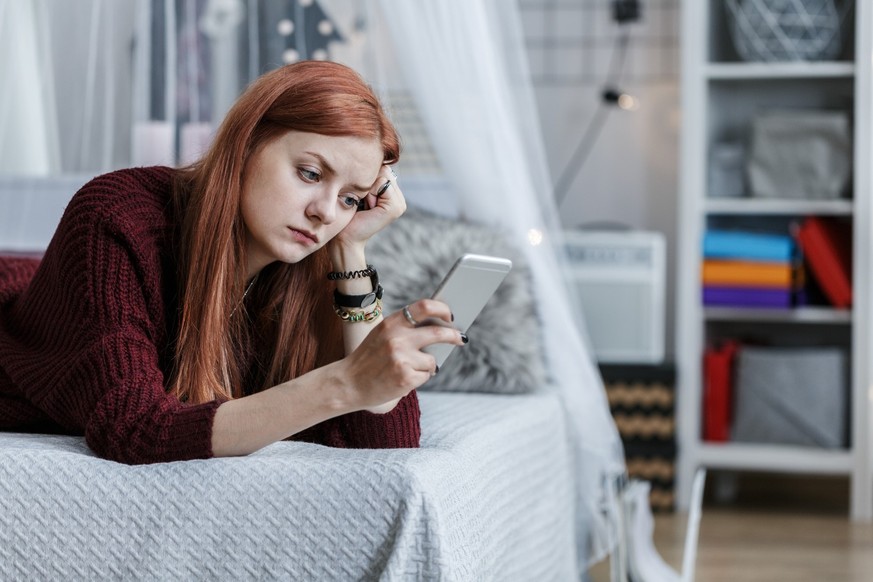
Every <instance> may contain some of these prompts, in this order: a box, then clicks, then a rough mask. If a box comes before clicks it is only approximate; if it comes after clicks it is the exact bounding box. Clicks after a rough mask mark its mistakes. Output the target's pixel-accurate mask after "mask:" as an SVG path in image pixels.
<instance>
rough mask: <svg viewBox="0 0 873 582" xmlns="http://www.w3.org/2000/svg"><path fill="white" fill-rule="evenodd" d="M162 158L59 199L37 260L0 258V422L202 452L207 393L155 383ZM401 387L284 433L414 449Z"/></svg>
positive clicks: (157, 456) (160, 358) (208, 425)
mask: <svg viewBox="0 0 873 582" xmlns="http://www.w3.org/2000/svg"><path fill="white" fill-rule="evenodd" d="M171 176H172V170H171V169H169V168H137V169H132V170H122V171H118V172H113V173H110V174H106V175H104V176H99V177H97V178H95V179H94V180H92V181H91V182H89V183H88V184H86V185H85V186H84V187H83V188H82V189H81V190H80V191H79V192H78V193H77V194H76V195H75V196H74V197H73V199H72V200H71V201H70V204H69V205H68V206H67V209H66V211H65V212H64V216H63V218H62V219H61V222H60V225H59V226H58V229H57V231H56V232H55V235H54V237H53V238H52V241H51V243H50V244H49V246H48V248H47V250H46V252H45V255H44V256H43V258H42V260H41V261H40V260H36V259H26V258H20V257H19V258H10V257H7V258H0V430H11V431H29V432H62V433H67V434H79V435H81V434H84V435H85V438H86V441H87V443H88V445H89V446H90V447H91V448H92V449H93V450H94V451H95V452H96V453H97V454H98V455H100V456H101V457H105V458H108V459H112V460H117V461H121V462H125V463H152V462H160V461H174V460H182V459H195V458H205V457H210V456H212V422H213V419H214V418H215V411H216V409H217V408H218V403H217V402H210V403H207V404H199V405H185V404H183V403H181V402H180V401H179V400H178V398H176V397H174V396H171V395H169V394H167V392H166V382H167V379H168V377H169V372H170V367H171V362H172V357H173V354H172V348H171V345H172V341H173V339H174V338H173V337H171V336H172V334H173V333H174V332H173V331H172V330H173V329H174V327H173V323H174V322H175V319H174V317H175V312H176V303H175V301H176V299H175V298H176V296H177V291H176V289H177V279H176V266H175V265H176V263H175V261H176V257H175V256H174V255H173V252H172V240H173V238H174V237H173V234H174V229H175V228H176V226H177V221H175V220H174V218H173V215H172V204H171V203H170V179H171ZM419 436H420V426H419V408H418V400H417V398H416V395H415V392H412V393H410V394H409V395H408V396H407V397H406V398H404V399H403V400H401V401H400V403H399V404H398V405H397V406H396V407H395V408H394V410H392V411H391V412H389V413H387V414H372V413H369V412H363V411H362V412H355V413H351V414H346V415H343V416H339V417H336V418H333V419H330V420H327V421H325V422H322V423H321V424H318V425H316V426H314V427H312V428H310V429H308V430H306V431H303V432H301V433H299V434H298V435H296V436H295V438H297V439H299V440H307V441H310V442H316V443H320V444H325V445H329V446H335V447H349V448H392V447H417V446H418V442H419Z"/></svg>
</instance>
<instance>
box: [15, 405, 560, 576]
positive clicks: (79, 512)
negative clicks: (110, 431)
mask: <svg viewBox="0 0 873 582" xmlns="http://www.w3.org/2000/svg"><path fill="white" fill-rule="evenodd" d="M420 398H421V407H422V434H423V436H422V448H421V449H418V450H357V451H355V450H340V449H329V448H326V447H322V446H318V445H312V444H307V443H294V442H282V443H277V444H274V445H271V446H269V447H267V448H265V449H263V450H261V451H259V452H258V453H256V454H253V455H250V456H248V457H240V458H231V459H212V460H206V461H187V462H182V463H166V464H158V465H148V466H127V465H121V464H117V463H113V462H110V461H104V460H101V459H98V458H96V457H94V456H93V454H92V453H91V452H90V451H89V450H88V448H87V447H86V446H85V443H84V440H83V439H81V438H76V437H62V436H46V435H24V434H0V579H2V580H30V579H41V580H61V579H69V580H92V579H93V580H98V579H99V580H104V579H112V580H118V579H141V580H174V581H178V580H234V581H236V580H331V581H333V580H470V581H474V580H475V581H479V580H570V579H575V578H576V577H577V576H576V575H575V569H576V563H577V562H576V558H577V556H576V553H575V552H576V550H575V546H574V542H573V537H572V532H573V521H572V520H573V514H572V511H571V505H572V498H573V497H572V489H571V488H572V481H571V478H570V474H569V470H568V450H567V445H566V437H565V428H564V414H563V412H562V410H561V405H560V403H559V402H558V400H557V399H556V398H554V397H552V396H547V395H515V396H500V395H483V394H449V393H422V394H421V395H420Z"/></svg>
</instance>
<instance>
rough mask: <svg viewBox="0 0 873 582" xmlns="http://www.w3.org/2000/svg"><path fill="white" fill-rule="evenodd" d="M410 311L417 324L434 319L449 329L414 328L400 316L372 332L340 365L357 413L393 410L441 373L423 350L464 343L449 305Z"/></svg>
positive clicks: (425, 304) (419, 305)
mask: <svg viewBox="0 0 873 582" xmlns="http://www.w3.org/2000/svg"><path fill="white" fill-rule="evenodd" d="M408 309H409V312H410V315H411V316H412V318H413V319H414V320H416V321H426V320H428V318H436V319H439V320H441V322H438V323H444V324H445V325H439V324H433V325H420V326H418V327H414V326H413V325H412V324H411V323H410V321H409V320H408V319H406V317H405V316H404V314H403V312H402V311H398V312H396V313H393V314H391V315H389V316H388V317H386V318H385V319H384V321H382V323H380V324H379V325H377V326H376V327H375V328H373V330H372V331H371V332H370V333H369V335H367V337H366V338H365V339H364V340H363V342H361V345H359V346H358V347H357V349H355V351H353V352H352V353H351V354H349V355H348V356H347V357H346V358H344V359H343V360H340V362H338V364H342V365H343V366H344V370H343V376H344V378H345V381H344V382H343V384H344V385H345V386H346V387H347V388H348V389H349V394H348V395H347V397H348V399H349V402H351V404H352V406H353V407H354V408H355V409H357V410H369V411H371V412H387V411H389V410H391V408H393V407H394V405H395V404H396V402H397V401H398V400H400V399H401V398H403V397H404V396H406V395H407V394H409V392H411V391H412V390H414V389H415V388H418V387H419V386H421V385H422V384H424V383H425V382H427V381H428V380H429V379H430V378H431V377H432V376H433V375H434V374H435V373H436V372H437V369H436V361H435V359H434V357H433V356H432V355H430V354H428V353H425V352H423V351H421V349H422V348H424V347H426V346H429V345H431V344H436V343H444V344H454V345H463V344H464V341H463V339H462V335H461V332H460V331H459V330H458V329H456V328H455V327H454V326H453V325H452V323H451V321H452V313H451V310H450V309H449V306H448V305H446V304H445V303H443V302H441V301H436V300H433V299H422V300H421V301H417V302H415V303H412V304H410V305H409V306H408Z"/></svg>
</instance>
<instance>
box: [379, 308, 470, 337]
mask: <svg viewBox="0 0 873 582" xmlns="http://www.w3.org/2000/svg"><path fill="white" fill-rule="evenodd" d="M390 319H391V320H392V321H393V322H394V323H395V324H399V325H401V326H402V327H404V328H406V329H409V330H415V333H413V334H412V335H411V337H412V338H413V339H411V340H410V341H411V342H412V343H414V345H415V347H416V349H421V348H423V347H425V346H429V345H431V344H454V345H463V344H465V343H467V340H466V336H465V334H463V333H461V331H460V330H459V329H458V328H456V327H455V326H454V324H452V320H453V319H454V317H453V316H452V311H451V309H450V308H449V306H448V305H447V304H446V303H444V302H442V301H437V300H434V299H422V300H420V301H416V302H415V303H411V304H409V305H406V306H404V307H403V309H401V310H400V311H399V312H397V313H396V314H393V315H391V316H390Z"/></svg>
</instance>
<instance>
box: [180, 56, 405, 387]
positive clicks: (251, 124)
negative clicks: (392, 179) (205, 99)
mask: <svg viewBox="0 0 873 582" xmlns="http://www.w3.org/2000/svg"><path fill="white" fill-rule="evenodd" d="M287 131H304V132H310V133H319V134H323V135H329V136H351V137H363V138H373V139H377V140H379V142H380V144H381V145H382V151H383V162H384V163H386V164H391V163H394V162H396V161H397V160H398V159H399V157H400V143H399V139H398V136H397V132H396V131H395V129H394V127H393V126H392V124H391V122H390V121H389V119H388V117H387V116H386V114H385V112H384V111H383V109H382V106H381V105H380V103H379V100H378V99H377V98H376V96H375V94H374V93H373V91H372V90H371V89H370V87H369V86H368V85H367V84H366V83H365V82H364V80H363V79H362V78H361V77H360V76H359V75H358V74H357V73H356V72H354V71H353V70H352V69H350V68H348V67H346V66H344V65H340V64H337V63H332V62H327V61H304V62H299V63H295V64H292V65H287V66H284V67H282V68H279V69H276V70H274V71H272V72H270V73H267V74H265V75H263V76H262V77H260V78H259V79H257V80H256V81H255V82H254V83H252V84H251V85H250V86H249V87H248V89H247V90H246V91H245V92H244V93H243V95H242V96H240V98H239V99H238V100H237V102H236V103H235V104H234V106H233V107H232V108H231V110H230V111H229V112H228V114H227V116H226V117H225V119H224V122H223V123H222V124H221V127H219V129H218V132H217V134H216V137H215V140H214V142H213V144H212V146H211V148H210V149H209V151H208V152H207V153H206V154H205V155H204V156H203V158H202V159H201V160H199V161H198V162H197V163H195V164H194V165H192V166H190V167H188V168H184V169H182V170H180V171H179V173H178V179H177V180H176V182H175V184H174V188H173V199H174V204H175V207H176V211H177V216H180V217H181V218H180V220H181V225H180V230H181V232H180V239H179V245H178V249H179V250H178V253H179V256H178V259H179V305H180V309H181V314H180V320H179V332H178V339H177V342H176V346H175V360H174V369H173V373H172V375H171V378H170V381H169V389H170V391H171V392H172V393H173V394H176V395H177V396H178V397H179V398H180V399H181V400H183V401H186V402H189V403H202V402H209V401H211V400H214V399H221V400H226V399H230V398H235V397H239V396H241V395H243V394H245V393H246V392H252V391H257V390H259V389H264V388H268V387H270V386H274V385H276V384H279V383H282V382H285V381H287V380H290V379H292V378H295V377H297V376H299V375H301V374H303V373H305V372H308V371H310V370H312V369H314V368H316V367H318V366H320V365H323V364H326V363H328V362H330V361H334V360H336V359H339V358H340V357H342V355H343V354H342V329H341V327H340V321H339V319H338V318H337V317H336V314H334V313H333V309H332V295H331V290H332V288H331V286H330V284H329V282H328V281H327V279H326V277H325V275H326V273H327V272H328V271H329V270H330V260H329V258H328V255H327V250H326V248H322V249H320V250H318V251H316V252H315V253H313V254H312V255H310V256H309V257H307V258H306V259H304V260H302V261H300V262H299V263H296V264H284V263H275V264H272V265H269V266H268V267H266V268H265V269H263V271H262V272H261V273H260V274H259V275H258V280H257V282H256V284H255V287H254V288H253V290H252V292H251V294H250V297H247V298H246V301H245V304H246V306H251V313H250V312H249V309H247V307H246V306H244V305H240V302H241V301H242V297H243V294H244V287H245V285H246V281H245V277H246V246H245V245H246V238H245V225H244V224H243V221H242V216H241V214H240V198H241V193H242V187H243V180H244V178H245V172H246V168H247V165H248V161H249V159H250V158H251V156H252V155H253V153H255V152H256V151H257V150H258V149H259V148H260V147H262V146H263V145H265V144H266V143H268V142H269V141H270V140H273V139H275V138H277V137H279V136H280V135H282V134H283V133H285V132H287ZM250 299H251V301H250ZM252 362H254V364H252ZM246 366H253V368H254V369H251V368H246ZM246 382H250V383H251V382H254V383H256V384H257V385H251V386H244V385H243V384H244V383H246Z"/></svg>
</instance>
